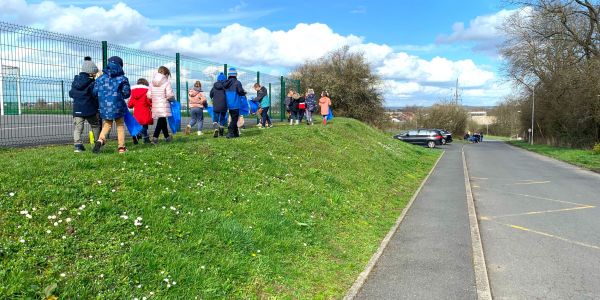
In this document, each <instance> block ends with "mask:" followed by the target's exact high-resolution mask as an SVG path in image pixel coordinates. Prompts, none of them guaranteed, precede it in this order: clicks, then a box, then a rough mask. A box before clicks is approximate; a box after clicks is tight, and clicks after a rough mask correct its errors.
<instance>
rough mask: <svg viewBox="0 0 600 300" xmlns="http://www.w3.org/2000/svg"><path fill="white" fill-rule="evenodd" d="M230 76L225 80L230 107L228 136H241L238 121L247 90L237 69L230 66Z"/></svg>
mask: <svg viewBox="0 0 600 300" xmlns="http://www.w3.org/2000/svg"><path fill="white" fill-rule="evenodd" d="M227 73H228V76H229V78H228V79H227V81H225V97H226V98H227V108H229V117H231V122H229V127H228V130H227V138H228V139H231V138H238V137H240V131H239V128H238V121H239V119H240V108H241V106H242V96H246V91H244V87H242V83H241V82H240V81H239V80H238V79H237V70H236V69H235V68H230V69H229V70H228V72H227Z"/></svg>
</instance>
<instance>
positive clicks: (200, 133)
mask: <svg viewBox="0 0 600 300" xmlns="http://www.w3.org/2000/svg"><path fill="white" fill-rule="evenodd" d="M196 134H197V135H199V136H200V135H203V134H204V133H202V131H198V132H196Z"/></svg>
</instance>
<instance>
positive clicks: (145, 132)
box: [138, 125, 148, 138]
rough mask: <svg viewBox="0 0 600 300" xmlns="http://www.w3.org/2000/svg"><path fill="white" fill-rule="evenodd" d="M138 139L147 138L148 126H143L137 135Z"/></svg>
mask: <svg viewBox="0 0 600 300" xmlns="http://www.w3.org/2000/svg"><path fill="white" fill-rule="evenodd" d="M138 136H139V137H142V138H147V137H148V125H143V126H142V130H141V131H140V133H139V134H138Z"/></svg>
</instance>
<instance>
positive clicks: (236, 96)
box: [225, 76, 246, 110]
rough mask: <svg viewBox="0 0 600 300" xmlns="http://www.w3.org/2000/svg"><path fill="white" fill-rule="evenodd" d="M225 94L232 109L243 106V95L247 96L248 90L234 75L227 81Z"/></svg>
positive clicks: (228, 105)
mask: <svg viewBox="0 0 600 300" xmlns="http://www.w3.org/2000/svg"><path fill="white" fill-rule="evenodd" d="M225 96H226V98H227V107H228V108H229V109H230V110H231V109H240V107H242V96H246V91H244V88H243V87H242V83H241V82H240V81H239V80H237V78H235V77H233V76H232V77H229V79H227V81H225Z"/></svg>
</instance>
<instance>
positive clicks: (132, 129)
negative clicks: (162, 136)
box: [123, 109, 142, 136]
mask: <svg viewBox="0 0 600 300" xmlns="http://www.w3.org/2000/svg"><path fill="white" fill-rule="evenodd" d="M123 119H124V122H125V126H126V127H127V130H128V131H129V134H131V136H137V135H138V134H139V133H140V131H142V125H140V123H138V121H137V120H136V119H135V118H134V117H133V115H132V114H131V112H130V111H129V109H127V110H126V112H125V116H124V117H123Z"/></svg>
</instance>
